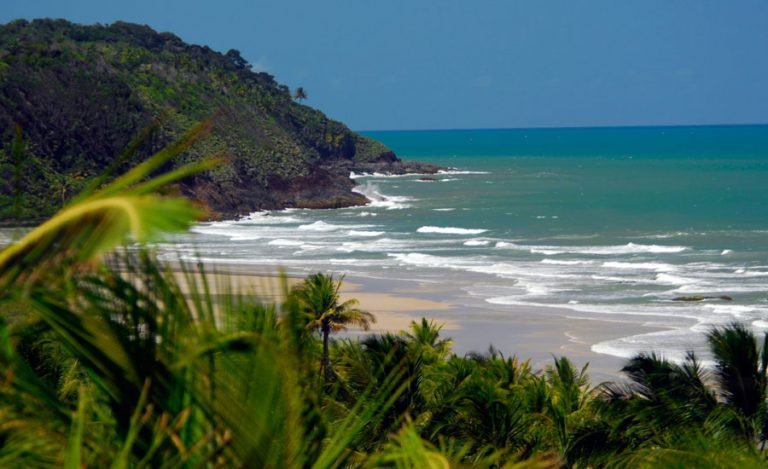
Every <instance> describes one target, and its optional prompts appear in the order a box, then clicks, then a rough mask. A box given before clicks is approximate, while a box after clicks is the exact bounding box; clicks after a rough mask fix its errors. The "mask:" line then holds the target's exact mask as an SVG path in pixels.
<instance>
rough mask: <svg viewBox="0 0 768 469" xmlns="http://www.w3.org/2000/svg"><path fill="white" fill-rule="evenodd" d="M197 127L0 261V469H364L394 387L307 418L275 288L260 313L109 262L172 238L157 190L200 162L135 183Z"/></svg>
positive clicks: (138, 260) (221, 284)
mask: <svg viewBox="0 0 768 469" xmlns="http://www.w3.org/2000/svg"><path fill="white" fill-rule="evenodd" d="M208 126H209V124H208V123H204V124H201V125H199V126H197V127H195V128H194V129H192V130H191V131H190V132H188V133H187V134H185V135H184V136H183V137H182V138H181V139H180V140H179V141H178V142H176V143H175V144H173V145H172V146H170V147H169V148H167V149H165V150H163V151H161V152H160V153H158V154H156V155H155V156H153V157H152V158H150V159H149V160H148V161H146V162H145V163H143V164H141V165H139V166H137V167H136V168H134V169H133V170H131V171H130V172H128V173H126V174H124V175H122V176H119V177H117V178H116V179H115V180H114V181H113V182H111V183H105V182H104V181H105V180H106V177H105V178H102V179H101V180H100V181H98V182H97V184H94V185H93V186H91V187H89V188H88V189H87V190H86V192H85V193H84V194H81V195H80V196H79V197H77V198H75V199H74V200H73V201H72V202H71V203H70V204H69V205H68V206H66V207H65V208H63V209H62V210H61V211H60V212H59V213H58V214H56V215H55V216H54V217H53V218H51V219H50V220H48V221H47V222H45V223H43V224H42V225H40V226H39V227H37V228H36V229H34V230H32V231H31V232H30V233H29V234H28V235H27V236H25V237H24V238H22V239H21V240H20V241H19V242H17V243H15V244H13V245H11V246H9V247H7V248H6V249H5V250H4V251H2V252H0V301H2V303H0V307H1V308H2V312H3V313H5V312H6V311H11V310H14V309H15V310H16V311H17V315H16V317H14V318H11V319H10V321H12V322H9V319H8V318H7V317H6V314H3V317H2V318H0V467H29V466H56V467H58V466H62V465H64V466H66V467H82V466H98V467H102V466H109V465H111V466H113V467H178V466H200V465H213V466H226V467H229V466H234V467H264V466H269V467H306V466H312V465H314V466H317V467H330V466H339V465H347V464H352V463H353V461H358V462H360V461H362V459H364V458H365V456H364V454H362V453H360V452H359V451H357V450H356V449H355V441H356V438H357V435H359V434H360V433H361V430H362V429H363V428H364V427H365V426H368V425H375V422H376V421H377V420H378V419H380V418H381V417H382V415H383V414H384V413H385V412H386V409H387V408H388V407H389V406H390V405H391V401H392V400H394V399H395V398H396V397H397V396H398V395H399V393H400V392H401V391H400V389H398V386H399V381H398V380H397V379H385V380H384V381H383V382H382V383H379V384H380V386H379V388H377V389H375V390H374V389H368V390H364V391H363V394H362V397H361V399H360V400H359V401H358V403H357V404H351V405H348V406H340V407H339V409H341V410H340V411H339V412H337V413H334V414H333V417H328V416H326V415H325V414H323V413H322V412H321V408H320V401H321V400H322V399H323V398H322V396H321V389H320V386H319V380H318V379H317V377H318V376H319V375H318V374H317V371H316V370H315V369H314V367H313V366H310V365H308V357H309V356H310V355H311V349H312V347H308V346H307V343H306V339H307V337H306V318H305V317H304V315H303V308H304V306H303V305H302V304H301V302H300V300H299V297H298V295H295V294H292V293H291V292H290V291H289V289H288V286H287V282H286V281H285V280H283V281H281V282H280V285H279V286H277V288H279V289H280V290H281V291H282V297H283V298H286V301H285V303H284V304H283V305H282V306H276V305H274V304H266V303H263V302H261V301H260V300H259V298H258V297H257V296H256V295H255V294H254V293H255V292H253V291H235V290H234V289H233V288H232V286H231V284H229V282H228V281H227V279H226V277H224V276H216V275H213V276H212V275H209V274H207V273H206V272H204V270H203V268H202V265H200V264H198V267H197V269H195V270H193V269H190V268H189V267H188V266H187V265H186V264H185V263H183V262H182V263H180V265H179V266H177V269H176V270H177V271H175V272H174V271H173V270H171V268H170V267H168V266H164V265H161V264H160V263H158V261H157V260H156V259H155V257H154V255H153V254H152V253H151V252H150V251H148V250H147V249H146V248H144V247H138V248H136V249H127V250H126V249H121V250H120V251H119V252H117V253H114V252H113V251H112V250H113V249H114V248H115V247H118V246H120V245H122V244H123V243H125V242H139V243H143V242H145V241H151V240H153V239H156V237H157V236H158V235H159V234H161V233H163V232H168V231H179V230H184V229H186V228H187V227H189V226H190V224H191V223H192V222H193V221H194V220H195V218H196V217H197V216H198V215H199V212H198V210H196V209H195V208H194V207H193V206H192V205H191V204H190V203H189V202H188V201H186V200H184V199H180V198H174V197H166V196H161V195H159V194H157V190H158V189H160V188H162V187H163V186H165V185H167V184H169V183H172V182H175V181H177V180H179V179H181V178H183V177H186V176H188V175H191V174H194V173H197V172H200V171H204V170H206V169H208V168H211V167H212V166H213V165H215V164H216V161H215V160H214V159H208V160H204V161H203V162H202V163H197V164H193V165H187V166H182V167H180V168H178V169H175V170H173V171H171V172H166V173H163V174H161V175H160V176H156V177H154V178H150V174H151V173H152V172H153V171H155V170H157V169H158V168H161V167H163V166H164V165H165V163H167V162H168V161H169V160H170V159H171V158H173V157H174V156H175V155H177V154H179V153H180V152H182V151H183V150H184V149H186V148H187V147H188V146H189V145H191V144H192V143H194V142H195V141H196V140H197V139H199V138H200V137H202V136H203V135H204V134H205V133H206V132H207V128H208ZM115 166H116V165H115ZM104 260H107V261H108V262H103V261H104ZM182 286H183V288H182ZM273 288H275V287H274V286H273ZM272 293H273V292H272ZM18 311H21V313H18ZM313 358H315V357H314V356H313ZM312 361H313V362H314V363H316V362H315V360H314V359H313V360H312ZM396 374H397V370H395V371H394V372H393V375H396ZM361 458H362V459H361Z"/></svg>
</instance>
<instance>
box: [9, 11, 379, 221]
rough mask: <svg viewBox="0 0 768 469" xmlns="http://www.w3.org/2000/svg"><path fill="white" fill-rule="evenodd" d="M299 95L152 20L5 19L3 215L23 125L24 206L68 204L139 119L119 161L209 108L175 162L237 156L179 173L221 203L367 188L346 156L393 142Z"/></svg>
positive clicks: (218, 207)
mask: <svg viewBox="0 0 768 469" xmlns="http://www.w3.org/2000/svg"><path fill="white" fill-rule="evenodd" d="M297 92H298V90H297ZM302 92H303V89H302ZM302 96H303V97H304V98H306V93H303V94H302V95H298V94H297V95H296V97H297V100H296V101H294V100H293V99H292V96H291V93H290V91H289V89H288V88H287V87H286V86H284V85H280V84H278V83H277V82H276V81H275V80H274V77H272V76H271V75H269V74H267V73H263V72H253V71H251V70H250V65H248V63H247V62H246V61H245V60H244V59H243V58H242V57H241V56H240V53H239V52H238V51H236V50H234V49H233V50H230V51H228V52H227V53H226V54H220V53H217V52H215V51H213V50H211V49H210V48H208V47H206V46H197V45H189V44H185V43H184V42H183V41H181V40H180V39H179V38H178V37H176V36H174V35H173V34H170V33H158V32H156V31H153V30H152V29H150V28H149V27H147V26H141V25H136V24H130V23H124V22H116V23H114V24H112V25H109V26H104V25H94V26H82V25H77V24H73V23H69V22H67V21H64V20H35V21H32V22H27V21H24V20H18V21H14V22H11V23H9V24H6V25H0V208H2V209H3V210H0V221H1V220H3V219H8V218H12V216H13V215H14V213H9V212H12V211H9V210H5V208H6V207H11V206H13V197H14V194H16V193H17V192H14V191H15V189H17V187H16V185H15V183H14V181H16V179H14V172H15V168H17V167H18V165H16V161H15V160H14V153H13V151H12V149H11V146H12V145H13V143H12V142H13V141H14V137H15V135H16V128H17V126H21V129H22V131H23V134H24V139H23V148H24V155H25V157H24V161H23V172H22V178H21V179H20V181H19V186H20V187H21V189H22V190H21V194H22V196H21V200H20V201H19V204H18V205H17V206H18V208H19V213H18V215H19V216H21V217H22V218H23V219H30V218H32V219H36V218H40V217H45V216H50V215H51V214H53V213H54V212H55V211H56V210H58V209H60V208H61V207H62V205H63V202H66V201H67V200H68V199H69V198H70V197H71V196H73V195H74V194H77V193H79V191H80V190H82V189H83V188H84V187H85V186H86V185H87V184H88V182H89V181H91V180H92V179H93V178H94V177H95V176H96V175H98V174H101V173H102V172H103V171H104V169H105V168H107V167H108V166H109V165H110V163H111V162H112V161H113V160H114V159H115V158H117V157H118V156H119V155H121V154H122V153H123V149H124V148H126V146H128V145H129V143H130V142H131V141H132V140H133V138H134V136H135V135H136V134H138V133H140V132H141V131H142V129H147V128H149V129H151V130H152V131H151V132H149V133H148V134H147V136H146V138H145V139H144V140H143V141H142V142H141V144H140V145H136V146H135V148H134V152H133V154H132V155H131V157H130V158H128V159H126V160H125V161H123V164H122V166H121V168H120V169H121V170H127V169H128V168H130V167H131V166H132V165H134V164H136V163H137V162H139V161H142V160H143V159H145V158H146V157H148V156H149V155H151V154H153V153H155V152H156V151H158V150H159V149H160V148H163V147H164V146H166V145H167V144H168V143H170V142H171V141H173V140H174V139H175V138H178V137H179V136H180V135H181V134H183V132H184V131H185V130H186V129H188V128H190V127H191V126H192V125H193V124H194V123H195V122H198V121H200V120H202V119H207V118H209V117H210V116H214V118H213V121H214V125H213V128H212V130H211V134H210V136H209V138H208V139H206V141H205V142H203V143H201V144H199V145H197V146H196V147H195V148H190V149H188V150H187V151H186V152H185V153H184V154H183V155H180V157H179V159H178V160H177V163H176V164H182V163H188V162H194V161H198V160H199V159H200V158H202V157H203V156H204V155H210V154H220V155H223V156H226V157H227V160H226V162H225V163H224V164H222V165H220V166H219V167H217V168H216V169H215V170H211V171H207V172H205V173H201V174H198V175H196V176H195V177H191V178H188V179H184V180H181V181H179V182H178V188H179V190H180V191H181V192H182V193H183V194H185V195H186V196H188V197H191V198H192V199H194V200H197V201H200V202H201V203H202V204H203V205H204V206H206V207H207V208H208V209H209V215H210V216H216V215H220V216H229V217H234V216H238V215H241V214H247V213H250V212H253V211H255V210H257V209H274V208H284V207H289V206H298V205H302V204H303V205H305V206H318V207H322V206H324V205H330V206H334V205H354V204H360V203H362V202H364V198H362V197H361V196H360V195H359V194H354V193H352V192H351V191H350V189H351V188H352V186H353V183H352V181H350V180H349V178H348V175H349V169H348V168H347V167H346V165H350V164H357V163H361V162H370V161H376V160H378V159H379V158H381V157H384V158H385V159H387V161H389V159H392V158H394V155H393V154H392V153H391V151H390V150H389V149H388V148H386V147H385V146H384V145H382V144H380V143H378V142H373V141H372V140H370V139H368V138H365V137H363V136H360V135H357V134H355V133H353V132H351V131H350V130H349V129H348V128H347V127H346V126H345V125H344V124H342V123H339V122H336V121H333V120H330V119H328V118H327V117H326V116H325V115H323V114H322V113H321V112H319V111H317V110H315V109H312V108H310V107H308V106H304V105H302V104H300V103H298V102H297V101H300V100H301V99H302V98H301V97H302ZM339 166H342V167H339Z"/></svg>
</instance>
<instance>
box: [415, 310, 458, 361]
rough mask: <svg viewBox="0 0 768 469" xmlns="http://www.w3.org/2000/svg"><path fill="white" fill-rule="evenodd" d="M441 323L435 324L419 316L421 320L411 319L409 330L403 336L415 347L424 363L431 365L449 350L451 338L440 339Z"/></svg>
mask: <svg viewBox="0 0 768 469" xmlns="http://www.w3.org/2000/svg"><path fill="white" fill-rule="evenodd" d="M442 329H443V326H442V325H438V324H435V322H434V321H432V320H429V321H428V320H427V318H421V322H420V323H418V322H416V321H411V332H406V333H405V337H406V338H408V340H410V341H411V344H413V346H414V347H415V348H417V350H418V353H419V354H421V356H422V360H423V361H424V364H425V365H431V364H432V363H434V362H436V361H442V360H444V359H445V358H446V357H447V356H448V354H449V353H450V351H451V344H452V343H453V341H452V340H451V339H441V338H440V331H441V330H442Z"/></svg>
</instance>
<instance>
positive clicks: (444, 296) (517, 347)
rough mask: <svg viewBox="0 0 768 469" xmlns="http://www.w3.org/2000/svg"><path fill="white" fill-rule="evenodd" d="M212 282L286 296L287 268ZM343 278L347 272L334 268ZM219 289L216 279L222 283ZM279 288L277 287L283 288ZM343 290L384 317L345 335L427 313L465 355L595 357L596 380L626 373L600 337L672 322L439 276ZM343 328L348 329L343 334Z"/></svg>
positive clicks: (234, 270) (290, 281) (216, 268)
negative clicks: (612, 314) (493, 296)
mask: <svg viewBox="0 0 768 469" xmlns="http://www.w3.org/2000/svg"><path fill="white" fill-rule="evenodd" d="M206 267H207V273H208V275H210V276H213V277H214V278H215V279H216V281H215V282H211V283H212V284H215V285H219V284H220V283H221V284H223V285H228V286H231V287H232V288H233V289H234V290H235V291H246V292H253V293H256V294H258V295H259V296H260V297H262V298H264V299H265V300H266V301H275V302H279V301H280V300H281V298H282V294H281V293H280V292H281V280H280V273H279V272H280V269H271V270H270V269H268V268H266V267H264V266H246V265H240V266H237V267H235V266H232V265H230V264H224V265H215V264H208V265H207V266H206ZM284 276H285V279H286V282H287V285H288V286H289V287H290V286H291V285H294V284H297V283H300V282H301V281H302V279H303V278H304V275H303V274H296V273H285V274H284ZM334 277H335V278H337V279H338V278H340V277H341V275H340V274H338V273H334ZM213 289H214V291H216V287H215V286H214V288H213ZM275 292H277V293H275ZM341 298H342V300H344V301H346V300H349V299H351V298H355V299H357V300H358V301H359V307H360V308H361V309H364V310H366V311H369V312H371V313H372V314H374V316H375V317H376V320H377V321H376V323H374V324H372V325H371V329H370V330H368V331H363V330H356V329H350V330H349V331H348V332H346V333H344V335H346V336H349V337H355V336H364V335H366V334H375V333H382V332H394V333H397V332H400V331H403V330H408V329H409V326H410V323H411V321H419V320H421V318H422V317H426V318H427V319H429V320H433V321H435V322H436V323H437V324H439V325H442V326H443V327H442V330H441V336H442V337H446V338H451V339H452V341H453V345H452V351H453V352H454V353H455V354H456V355H459V356H463V355H465V354H467V353H471V352H477V353H485V352H487V351H488V349H489V347H490V346H493V347H494V348H495V349H496V350H498V351H499V352H501V353H502V354H503V355H504V356H506V357H510V356H517V357H518V358H519V359H521V360H530V363H531V366H532V367H533V369H534V370H541V369H543V368H544V367H545V366H547V365H551V364H552V362H553V356H561V355H564V356H566V357H568V358H569V359H570V360H572V361H573V362H574V363H575V365H576V366H577V367H579V368H581V367H583V366H584V365H586V364H587V363H589V368H588V370H587V371H588V374H589V376H590V380H591V382H592V384H593V385H596V384H598V383H600V382H604V381H616V380H618V379H621V378H622V375H621V373H620V372H619V370H620V369H621V367H622V366H623V364H624V363H625V361H626V359H624V358H621V357H616V356H613V355H608V354H601V353H597V352H594V351H592V348H591V347H592V345H593V344H596V343H599V342H603V341H606V340H612V339H618V338H621V337H626V336H627V335H634V334H643V333H651V332H656V331H664V330H668V329H667V328H662V327H655V326H647V325H643V324H638V323H634V322H630V321H617V320H616V319H615V318H611V319H605V320H602V319H599V318H584V317H579V316H580V315H579V313H578V312H577V311H575V310H570V309H567V308H560V307H543V306H522V305H520V306H512V307H510V306H505V308H504V311H500V310H499V309H498V308H494V307H493V305H488V306H483V307H481V306H478V305H476V304H475V305H473V304H468V303H467V302H462V301H461V298H459V297H458V296H456V292H455V291H451V289H450V287H449V286H444V285H441V284H438V283H414V282H413V281H410V280H400V279H381V278H371V277H362V276H345V277H344V283H343V284H342V288H341ZM340 336H343V335H340Z"/></svg>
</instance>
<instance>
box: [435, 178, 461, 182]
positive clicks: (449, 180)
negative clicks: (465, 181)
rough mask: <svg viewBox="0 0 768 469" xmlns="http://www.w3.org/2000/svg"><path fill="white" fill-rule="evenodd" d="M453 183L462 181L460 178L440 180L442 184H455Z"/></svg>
mask: <svg viewBox="0 0 768 469" xmlns="http://www.w3.org/2000/svg"><path fill="white" fill-rule="evenodd" d="M453 181H461V179H459V178H445V179H440V182H453Z"/></svg>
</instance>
